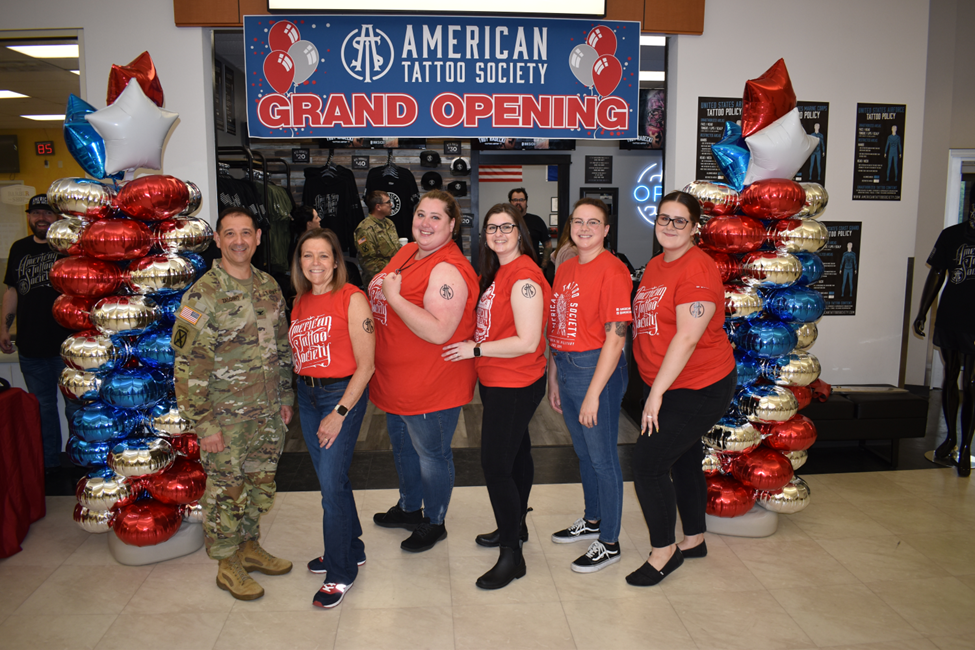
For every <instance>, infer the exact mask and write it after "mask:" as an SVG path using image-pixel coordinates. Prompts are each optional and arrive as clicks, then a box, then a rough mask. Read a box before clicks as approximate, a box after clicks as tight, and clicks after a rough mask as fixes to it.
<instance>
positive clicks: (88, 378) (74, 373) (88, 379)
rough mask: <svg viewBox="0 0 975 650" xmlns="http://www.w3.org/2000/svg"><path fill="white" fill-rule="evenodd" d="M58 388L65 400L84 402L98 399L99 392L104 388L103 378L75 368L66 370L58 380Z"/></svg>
mask: <svg viewBox="0 0 975 650" xmlns="http://www.w3.org/2000/svg"><path fill="white" fill-rule="evenodd" d="M58 388H60V389H61V394H62V395H64V398H65V399H67V400H70V401H72V402H83V401H90V400H94V399H98V391H99V390H101V388H102V378H101V377H99V376H98V375H96V374H95V373H94V372H85V371H84V370H77V369H75V368H65V369H64V370H62V371H61V376H60V377H59V378H58Z"/></svg>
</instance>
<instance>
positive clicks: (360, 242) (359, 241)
mask: <svg viewBox="0 0 975 650" xmlns="http://www.w3.org/2000/svg"><path fill="white" fill-rule="evenodd" d="M356 243H357V244H365V243H366V238H365V237H362V238H361V239H359V240H357V241H356Z"/></svg>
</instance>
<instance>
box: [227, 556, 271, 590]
mask: <svg viewBox="0 0 975 650" xmlns="http://www.w3.org/2000/svg"><path fill="white" fill-rule="evenodd" d="M217 586H218V587H220V588H221V589H223V590H224V591H229V592H230V595H231V596H233V597H234V598H236V599H237V600H257V599H258V598H260V597H261V596H263V595H264V588H263V587H261V585H259V584H257V581H256V580H254V579H253V578H251V577H250V576H249V575H247V571H245V570H244V567H243V566H241V564H240V559H239V558H238V557H237V555H236V554H234V555H232V556H230V557H228V558H226V559H223V560H220V565H219V567H218V568H217Z"/></svg>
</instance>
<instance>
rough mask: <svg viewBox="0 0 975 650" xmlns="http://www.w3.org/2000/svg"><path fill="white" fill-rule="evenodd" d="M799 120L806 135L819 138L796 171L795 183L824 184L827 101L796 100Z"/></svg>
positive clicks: (827, 124)
mask: <svg viewBox="0 0 975 650" xmlns="http://www.w3.org/2000/svg"><path fill="white" fill-rule="evenodd" d="M796 108H798V109H799V122H800V123H801V124H802V130H803V131H805V132H806V134H807V135H811V136H812V137H814V138H816V139H817V140H819V144H818V145H817V146H816V148H815V149H814V150H813V152H812V153H811V154H809V159H808V160H806V162H805V163H803V165H802V167H801V168H800V169H799V171H798V172H797V173H796V177H795V181H796V182H797V183H819V184H820V185H824V186H825V185H826V152H827V149H828V146H827V145H828V139H829V135H828V134H829V102H798V103H797V104H796Z"/></svg>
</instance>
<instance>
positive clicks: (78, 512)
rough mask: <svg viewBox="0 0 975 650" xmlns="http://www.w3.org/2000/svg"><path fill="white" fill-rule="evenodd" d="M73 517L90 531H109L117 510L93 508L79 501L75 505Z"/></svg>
mask: <svg viewBox="0 0 975 650" xmlns="http://www.w3.org/2000/svg"><path fill="white" fill-rule="evenodd" d="M72 518H73V519H74V521H75V523H76V524H78V525H79V526H81V527H82V528H84V529H85V531H87V532H89V533H107V532H108V531H110V530H111V529H112V522H113V521H114V520H115V511H114V510H108V511H102V510H91V509H90V508H86V507H85V506H83V505H81V504H80V503H79V504H78V505H76V506H75V507H74V514H73V515H72Z"/></svg>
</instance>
